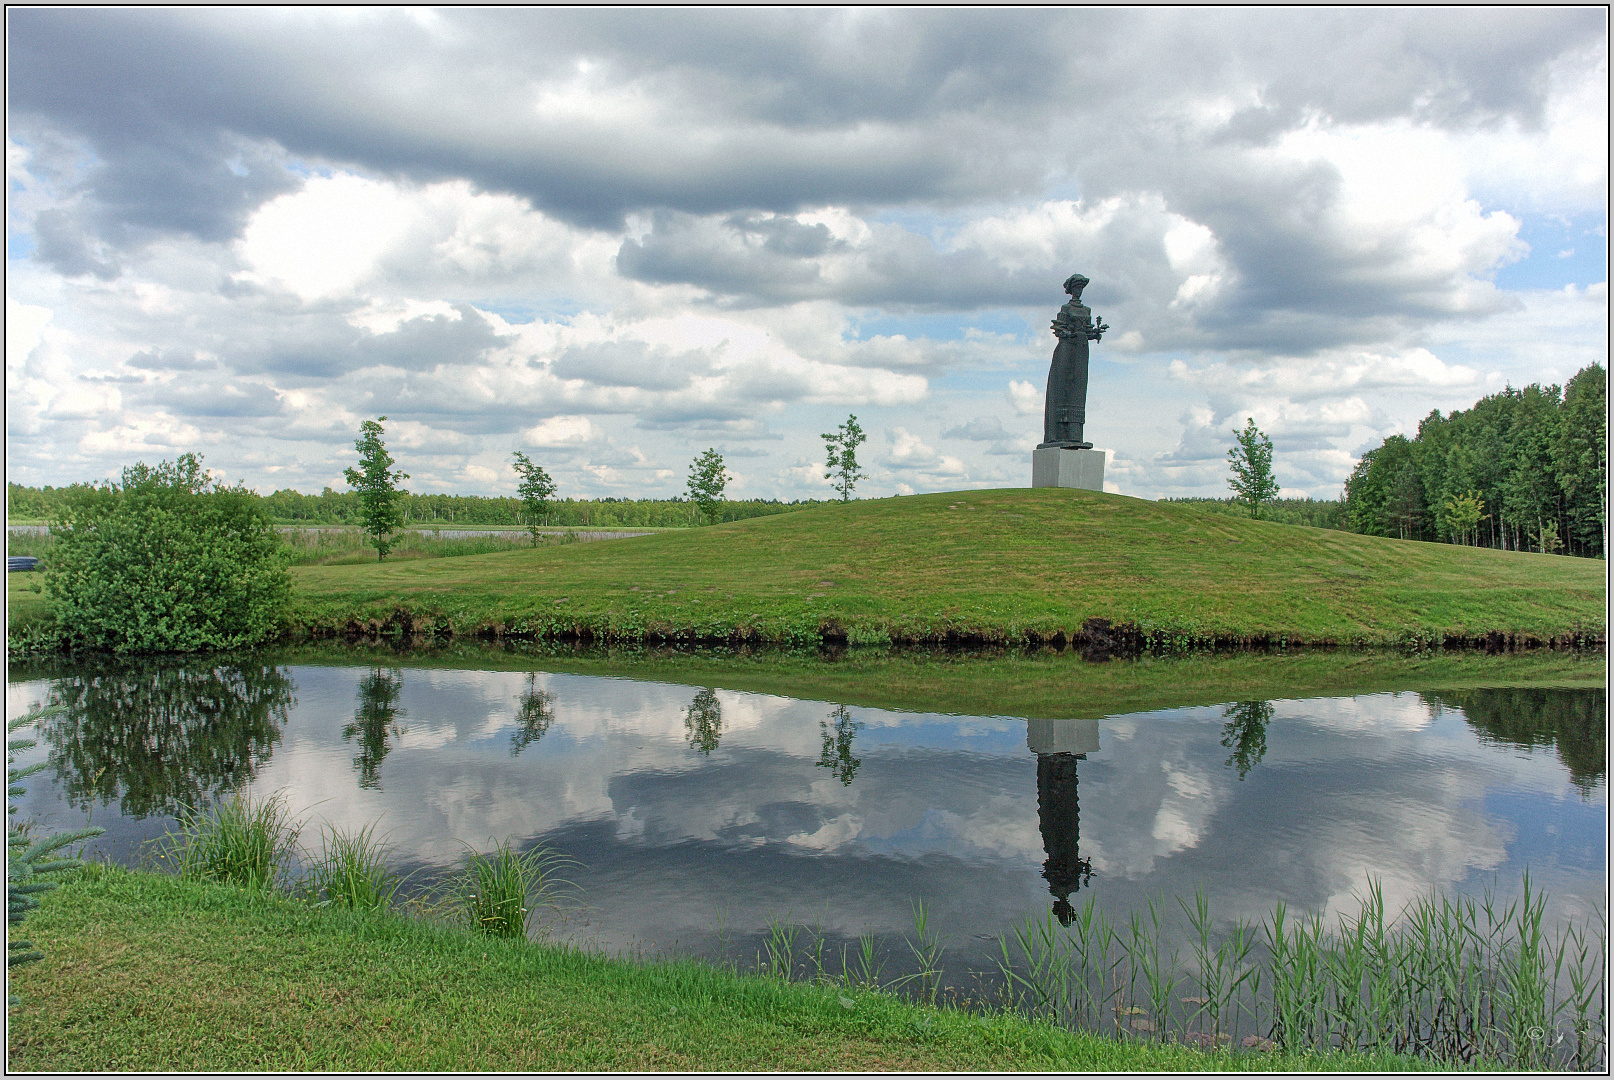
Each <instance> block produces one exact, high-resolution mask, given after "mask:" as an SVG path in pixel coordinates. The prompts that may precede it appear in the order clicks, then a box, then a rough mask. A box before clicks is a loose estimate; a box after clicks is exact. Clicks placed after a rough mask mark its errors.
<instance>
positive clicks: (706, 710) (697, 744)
mask: <svg viewBox="0 0 1614 1080" xmlns="http://www.w3.org/2000/svg"><path fill="white" fill-rule="evenodd" d="M684 737H685V738H686V739H687V740H688V742H689V745H690V748H691V749H694V750H699V751H700V752H701V753H703V754H707V755H710V754H711V752H712V751H713V750H716V749H717V744H718V742H719V741H720V740H721V739H722V738H723V706H722V704H721V703H719V702H718V700H717V691H716V690H714V689H713V688H711V687H709V686H708V687H706V688H705V689H703V690H701V691H700V692H699V693H698V694H696V695H695V700H694V701H692V702H690V703H689V708H688V709H686V710H685V711H684Z"/></svg>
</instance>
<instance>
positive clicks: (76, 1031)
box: [6, 866, 1426, 1072]
mask: <svg viewBox="0 0 1614 1080" xmlns="http://www.w3.org/2000/svg"><path fill="white" fill-rule="evenodd" d="M28 930H29V932H30V935H31V937H32V938H33V940H34V941H35V942H36V943H37V944H38V945H39V946H40V947H41V948H43V949H44V951H45V953H46V959H45V960H44V961H42V962H39V963H36V964H32V965H29V966H27V967H25V968H21V969H19V970H17V971H16V972H14V973H13V975H12V980H11V981H12V992H13V993H14V994H16V996H17V998H18V999H19V1003H18V1006H17V1007H16V1008H15V1009H13V1010H12V1011H11V1013H10V1017H9V1019H10V1023H9V1030H8V1040H9V1042H8V1046H7V1062H6V1064H7V1067H8V1069H11V1070H19V1071H35V1070H38V1071H68V1072H78V1071H97V1070H110V1071H140V1070H151V1071H172V1072H182V1071H236V1070H264V1071H286V1070H306V1071H314V1070H319V1071H327V1070H351V1071H372V1070H387V1071H425V1070H432V1071H442V1070H455V1071H460V1070H464V1071H500V1072H512V1071H515V1072H520V1071H574V1070H591V1071H628V1070H657V1071H672V1070H686V1071H741V1070H757V1071H761V1070H788V1071H828V1072H847V1071H897V1070H907V1071H935V1072H951V1071H1032V1070H1039V1071H1098V1072H1110V1071H1115V1072H1132V1071H1204V1070H1216V1069H1251V1070H1282V1071H1297V1070H1303V1071H1318V1070H1338V1071H1354V1072H1361V1071H1372V1070H1380V1071H1382V1070H1406V1069H1419V1068H1424V1067H1426V1066H1424V1065H1421V1064H1420V1063H1418V1062H1416V1061H1413V1060H1411V1059H1407V1058H1399V1057H1395V1056H1392V1055H1383V1054H1381V1055H1363V1054H1350V1055H1313V1056H1286V1055H1281V1054H1267V1053H1251V1054H1229V1053H1226V1052H1221V1053H1205V1052H1202V1051H1197V1050H1193V1049H1189V1048H1185V1047H1181V1046H1170V1045H1166V1046H1161V1045H1152V1044H1148V1043H1138V1042H1121V1041H1118V1040H1114V1039H1107V1038H1103V1037H1100V1036H1096V1035H1091V1034H1082V1033H1075V1032H1068V1031H1064V1030H1061V1029H1059V1028H1056V1027H1054V1026H1052V1025H1049V1024H1043V1023H1037V1022H1034V1021H1029V1020H1026V1019H1023V1018H1021V1017H1018V1016H1015V1015H990V1016H979V1015H970V1014H967V1013H964V1012H960V1011H955V1010H947V1009H934V1008H929V1007H926V1006H920V1005H914V1004H909V1003H906V1002H903V1001H901V1000H898V999H897V998H895V997H893V996H890V995H887V994H881V993H874V992H869V991H865V990H859V989H852V988H848V987H845V986H824V985H805V984H801V983H792V982H787V981H784V980H781V979H775V978H768V977H762V976H740V975H736V974H733V973H731V972H726V971H722V970H719V969H717V968H713V967H710V966H706V965H702V964H698V963H694V962H658V963H653V964H641V963H633V962H628V961H621V960H614V959H609V958H605V957H601V956H598V955H594V954H589V953H584V952H581V951H578V950H576V949H571V948H564V947H558V946H552V945H545V944H531V943H527V942H523V941H515V940H505V939H499V938H492V937H488V936H486V935H481V934H475V933H473V932H471V931H469V930H466V929H463V928H456V927H449V926H443V925H438V924H433V923H428V922H424V921H421V920H417V919H411V918H407V917H404V916H401V915H398V914H396V913H385V912H379V913H378V912H363V911H352V910H346V909H332V908H312V907H310V906H308V905H305V904H301V903H297V902H295V901H292V900H288V899H286V898H283V897H279V896H276V895H275V894H273V893H270V892H265V891H262V890H245V889H237V888H232V887H228V886H222V885H217V884H212V883H204V882H189V881H184V880H180V879H178V878H175V877H171V876H168V875H162V874H153V873H149V872H137V871H126V870H122V869H119V868H115V867H104V866H102V867H93V868H92V869H91V871H89V872H86V873H84V874H83V875H81V876H80V877H79V878H78V879H77V880H75V881H72V882H69V883H68V884H67V885H66V886H64V887H63V888H62V889H60V890H57V891H56V892H55V893H52V894H51V895H50V896H49V897H48V898H47V899H46V900H45V903H44V905H43V906H42V907H41V908H40V910H39V911H37V912H35V913H34V915H33V917H32V918H31V919H30V920H29V922H28Z"/></svg>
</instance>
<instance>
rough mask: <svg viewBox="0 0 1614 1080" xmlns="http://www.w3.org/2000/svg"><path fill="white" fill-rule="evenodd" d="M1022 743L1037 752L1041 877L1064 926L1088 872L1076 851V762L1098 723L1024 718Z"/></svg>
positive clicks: (1090, 746) (1093, 740) (1089, 747)
mask: <svg viewBox="0 0 1614 1080" xmlns="http://www.w3.org/2000/svg"><path fill="white" fill-rule="evenodd" d="M1026 745H1027V746H1028V747H1030V749H1031V752H1032V753H1033V754H1036V755H1037V824H1038V825H1039V826H1041V828H1042V846H1043V850H1044V851H1046V852H1047V853H1048V860H1047V861H1046V862H1044V863H1043V864H1042V876H1043V878H1045V879H1046V880H1047V882H1048V891H1049V892H1051V893H1053V894H1054V914H1055V915H1056V916H1058V918H1059V921H1060V922H1061V923H1063V924H1064V925H1065V926H1069V925H1070V924H1071V923H1072V922H1073V921H1074V920H1075V918H1076V909H1075V908H1073V907H1072V906H1071V903H1070V894H1071V893H1073V892H1075V891H1076V890H1077V889H1079V888H1081V887H1082V886H1083V885H1086V884H1087V883H1088V881H1089V880H1090V879H1091V878H1092V876H1093V864H1092V862H1091V861H1089V860H1087V859H1084V858H1082V853H1081V851H1080V845H1081V834H1082V826H1081V807H1080V805H1079V804H1078V803H1077V799H1076V763H1077V762H1078V761H1082V760H1085V759H1086V757H1087V755H1088V754H1089V753H1092V752H1095V751H1097V750H1098V721H1097V720H1027V721H1026Z"/></svg>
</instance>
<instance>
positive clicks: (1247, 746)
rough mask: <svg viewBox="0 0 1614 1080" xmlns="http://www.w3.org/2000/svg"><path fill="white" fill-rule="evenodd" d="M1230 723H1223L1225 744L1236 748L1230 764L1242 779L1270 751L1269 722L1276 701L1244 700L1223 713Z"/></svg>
mask: <svg viewBox="0 0 1614 1080" xmlns="http://www.w3.org/2000/svg"><path fill="white" fill-rule="evenodd" d="M1222 715H1223V716H1225V717H1227V718H1228V720H1227V723H1226V724H1225V725H1223V727H1222V745H1223V746H1224V747H1226V748H1227V749H1229V750H1231V751H1233V756H1232V757H1230V758H1228V759H1227V767H1228V768H1230V769H1237V770H1238V772H1239V779H1240V780H1243V779H1244V776H1245V774H1246V773H1248V772H1249V771H1250V770H1251V769H1253V768H1255V767H1256V766H1257V765H1259V764H1261V759H1262V758H1264V757H1266V754H1267V724H1268V723H1269V722H1270V721H1271V720H1272V702H1270V701H1240V702H1236V703H1234V704H1232V705H1229V706H1228V707H1227V710H1226V711H1225V712H1223V713H1222Z"/></svg>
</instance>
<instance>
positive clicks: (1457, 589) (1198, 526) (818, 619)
mask: <svg viewBox="0 0 1614 1080" xmlns="http://www.w3.org/2000/svg"><path fill="white" fill-rule="evenodd" d="M1604 571H1605V565H1604V564H1603V563H1602V562H1600V561H1592V560H1585V559H1570V558H1564V557H1555V556H1546V555H1531V554H1523V553H1516V552H1501V551H1492V550H1487V549H1476V548H1463V547H1453V546H1450V545H1445V544H1426V543H1418V542H1414V541H1402V540H1389V539H1384V538H1381V537H1370V536H1358V535H1355V534H1351V533H1343V532H1337V531H1333V530H1324V529H1312V528H1306V527H1304V526H1295V525H1279V524H1273V523H1270V522H1261V521H1253V520H1248V519H1239V518H1235V517H1230V516H1228V515H1225V514H1217V513H1212V512H1209V511H1204V510H1197V509H1194V508H1192V507H1186V506H1180V505H1173V504H1168V503H1155V502H1148V501H1144V500H1141V499H1131V498H1125V497H1123V496H1118V495H1105V494H1099V493H1095V492H1086V491H1069V490H1053V489H1039V490H1027V489H1014V490H1001V491H970V492H957V493H950V494H936V495H917V496H909V497H905V498H898V499H880V500H868V501H857V502H851V503H847V504H844V505H836V506H828V507H820V508H815V509H809V510H801V511H797V512H795V513H790V514H782V515H778V516H775V517H766V518H753V519H750V520H746V521H737V522H729V523H726V524H722V525H716V526H712V527H709V528H704V529H695V530H688V531H681V532H674V533H664V534H660V535H656V536H647V537H640V538H636V539H627V540H618V541H612V542H609V543H601V544H586V545H571V546H565V547H547V548H539V549H536V550H532V549H528V550H516V551H509V552H504V553H499V554H489V555H481V556H474V557H467V558H460V559H435V560H429V561H427V560H422V561H416V562H397V563H383V564H380V565H377V564H373V563H372V564H367V565H354V566H311V567H299V568H295V569H294V571H293V573H294V579H295V583H296V588H295V599H294V602H293V611H292V614H291V620H292V623H293V624H294V625H296V626H298V627H302V628H305V629H315V630H325V631H340V630H342V629H343V628H351V627H358V628H365V627H375V628H387V627H391V628H397V629H402V630H411V631H417V632H418V631H421V630H437V631H443V630H451V631H452V632H454V633H457V634H464V633H469V632H476V631H482V632H484V633H493V634H500V633H515V632H524V633H534V634H539V635H544V634H564V633H568V632H577V631H586V632H589V633H592V634H594V635H595V636H596V637H601V638H607V639H613V638H614V639H621V640H638V639H643V638H646V637H652V636H653V635H657V634H662V635H669V636H690V635H693V636H697V637H700V636H707V637H728V636H730V635H732V634H734V633H736V632H738V633H741V634H743V635H746V636H749V637H751V638H753V639H755V640H760V641H764V642H773V643H788V642H798V643H805V642H817V641H819V640H821V639H822V638H823V637H824V636H826V635H829V636H832V637H833V636H836V635H844V636H845V637H846V638H847V640H849V641H850V642H852V643H853V644H858V643H877V642H883V641H890V640H893V639H895V640H916V641H921V640H941V639H945V638H947V637H948V635H950V634H951V635H962V636H964V637H966V638H968V637H974V638H979V639H985V640H988V641H992V640H997V641H1006V642H1018V641H1022V640H1024V639H1025V637H1026V635H1027V634H1028V633H1035V634H1039V635H1042V636H1044V637H1052V636H1053V635H1055V634H1057V633H1060V632H1063V633H1064V634H1066V635H1067V636H1069V635H1073V634H1074V633H1076V632H1077V631H1078V630H1079V629H1080V628H1081V626H1082V624H1083V623H1084V621H1085V620H1088V619H1093V618H1100V619H1108V620H1111V621H1112V622H1114V623H1118V624H1132V625H1136V626H1138V627H1140V628H1141V629H1142V630H1144V631H1145V632H1150V633H1159V634H1160V635H1161V636H1162V639H1163V640H1165V641H1167V642H1168V643H1169V642H1178V643H1182V644H1193V643H1204V642H1207V641H1211V640H1216V639H1222V640H1249V639H1268V638H1270V639H1272V640H1275V641H1276V640H1286V641H1287V642H1289V643H1363V644H1370V645H1385V644H1392V643H1403V642H1406V641H1409V640H1429V639H1436V640H1439V639H1441V638H1446V637H1470V638H1472V637H1476V636H1483V635H1485V634H1488V633H1492V632H1499V633H1503V634H1510V635H1522V636H1533V637H1537V638H1541V639H1548V638H1562V637H1564V636H1574V635H1587V636H1590V637H1592V638H1594V639H1597V640H1601V639H1602V638H1603V636H1604V633H1605V629H1606V620H1605V615H1604V603H1605V597H1606V588H1605V582H1604ZM400 612H402V613H404V615H405V616H406V617H404V618H400V617H399V613H400Z"/></svg>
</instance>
